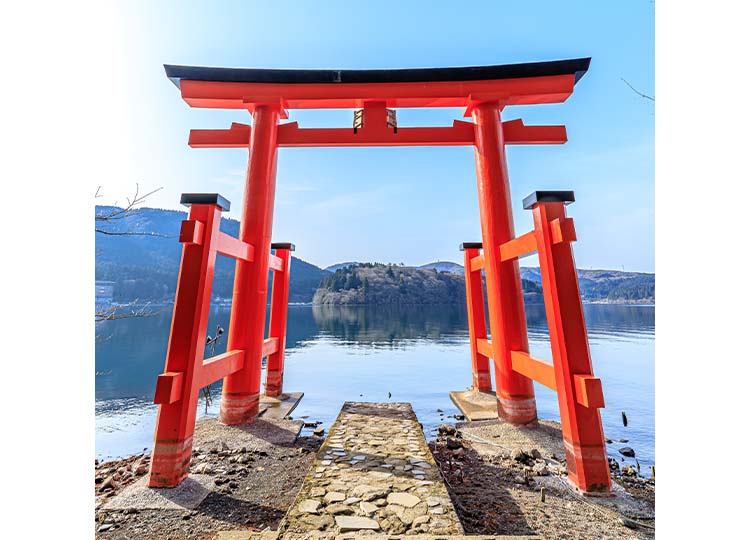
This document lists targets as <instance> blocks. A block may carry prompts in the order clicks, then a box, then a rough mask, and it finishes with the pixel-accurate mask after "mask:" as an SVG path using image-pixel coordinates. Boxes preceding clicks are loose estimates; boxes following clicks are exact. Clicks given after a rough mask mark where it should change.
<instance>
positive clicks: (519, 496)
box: [430, 421, 656, 540]
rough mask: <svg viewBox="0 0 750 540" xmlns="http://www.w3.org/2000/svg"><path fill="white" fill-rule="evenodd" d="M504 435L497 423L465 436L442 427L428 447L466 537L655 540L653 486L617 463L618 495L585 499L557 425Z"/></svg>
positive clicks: (464, 431)
mask: <svg viewBox="0 0 750 540" xmlns="http://www.w3.org/2000/svg"><path fill="white" fill-rule="evenodd" d="M498 428H499V423H498V422H496V421H492V422H476V423H470V424H469V423H466V424H459V429H456V427H454V426H451V425H443V426H440V428H439V429H438V437H437V439H436V440H435V441H433V442H431V443H430V449H431V450H432V453H433V455H434V457H435V460H436V461H437V463H438V465H439V467H440V471H441V473H442V477H443V479H444V480H445V483H446V485H447V487H448V491H449V493H450V495H451V499H452V500H453V504H454V505H455V507H456V511H457V512H458V515H459V518H460V519H461V523H462V524H463V526H464V529H465V530H466V534H506V535H513V534H515V535H530V534H539V535H541V536H542V537H544V538H547V539H581V540H599V539H613V540H614V539H622V538H632V539H651V538H653V537H654V525H655V514H654V502H655V501H654V499H655V489H656V484H655V478H651V477H649V478H646V477H644V476H641V475H639V474H638V473H637V471H636V470H635V468H633V467H631V466H624V467H620V466H619V464H617V462H616V461H615V460H611V461H610V468H611V470H612V479H613V491H614V493H615V495H614V496H613V497H582V496H581V495H579V494H577V493H575V492H574V491H573V489H572V488H571V487H570V485H569V484H568V482H567V478H566V475H567V468H566V465H565V459H564V449H563V447H562V440H561V438H558V437H559V428H558V427H557V426H556V425H555V424H554V423H552V422H543V423H540V424H539V426H538V427H536V428H534V430H531V429H526V430H524V429H523V428H520V431H521V432H522V436H521V437H518V439H517V440H513V438H512V436H509V435H507V433H501V431H502V430H501V429H498ZM516 429H519V428H516ZM524 431H526V433H523V432H524ZM531 433H533V435H531ZM526 435H528V437H527V436H526ZM534 442H536V443H537V444H536V445H535V444H534ZM514 443H517V444H514Z"/></svg>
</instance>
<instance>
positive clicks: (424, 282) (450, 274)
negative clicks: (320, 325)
mask: <svg viewBox="0 0 750 540" xmlns="http://www.w3.org/2000/svg"><path fill="white" fill-rule="evenodd" d="M440 268H443V270H442V271H441V269H440ZM578 283H579V287H580V290H581V298H582V299H583V301H584V302H591V303H608V304H653V303H654V299H655V292H654V274H645V273H637V272H619V271H615V270H582V269H579V270H578ZM521 286H522V289H523V293H524V301H525V302H526V303H541V302H542V301H543V299H542V288H541V275H540V273H539V268H524V267H522V268H521ZM465 300H466V292H465V286H464V276H463V267H461V266H460V265H458V264H455V263H444V262H441V263H430V264H426V265H423V266H420V267H417V268H415V267H409V266H400V265H386V264H381V263H351V264H347V265H346V266H343V267H339V268H338V270H336V271H335V272H333V273H332V274H330V275H329V276H328V277H326V278H324V279H323V281H322V282H321V284H320V288H319V289H318V290H317V291H316V293H315V297H314V299H313V303H315V304H349V305H353V304H454V303H464V302H465Z"/></svg>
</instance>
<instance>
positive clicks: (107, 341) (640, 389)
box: [96, 305, 654, 466]
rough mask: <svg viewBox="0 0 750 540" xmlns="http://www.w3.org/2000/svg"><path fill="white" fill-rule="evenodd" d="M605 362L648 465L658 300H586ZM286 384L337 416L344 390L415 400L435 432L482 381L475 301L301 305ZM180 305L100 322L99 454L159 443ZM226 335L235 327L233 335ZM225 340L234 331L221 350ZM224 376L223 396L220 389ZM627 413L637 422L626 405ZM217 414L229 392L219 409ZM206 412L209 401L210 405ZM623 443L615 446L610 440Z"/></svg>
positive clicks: (547, 413)
mask: <svg viewBox="0 0 750 540" xmlns="http://www.w3.org/2000/svg"><path fill="white" fill-rule="evenodd" d="M584 312H585V316H586V323H587V327H588V330H589V341H590V344H591V355H592V361H593V363H594V371H595V373H596V375H597V376H598V377H600V378H601V379H602V382H603V384H604V393H605V400H606V404H607V407H606V408H605V409H603V410H602V421H603V423H604V430H605V434H606V435H607V436H609V437H610V438H612V439H615V440H616V439H619V438H624V439H630V443H629V446H632V447H633V448H635V449H636V451H637V452H638V453H639V460H640V462H641V464H642V465H644V466H645V464H650V463H652V462H653V441H654V399H653V396H654V373H653V368H654V342H653V339H654V308H653V307H633V306H612V305H586V306H584ZM526 313H527V324H528V329H529V342H530V347H531V352H532V354H535V355H538V356H540V357H543V358H551V356H550V352H549V337H548V334H547V324H546V320H545V313H544V306H543V305H527V306H526ZM229 314H230V310H229V308H227V307H215V308H213V309H212V310H211V312H210V316H209V323H208V328H209V329H211V331H213V329H215V328H216V325H217V324H220V325H221V326H222V327H223V328H224V329H225V330H229ZM288 317H289V319H288V320H289V324H288V331H287V349H286V350H287V355H286V358H287V360H286V370H285V371H286V373H285V379H286V380H285V388H287V389H289V390H290V391H304V392H305V398H304V399H303V400H302V402H301V403H300V406H299V407H298V409H297V410H296V411H295V416H308V417H310V418H311V419H315V420H321V421H323V425H324V427H327V426H329V425H330V423H331V422H333V420H334V419H335V417H336V414H337V413H338V411H339V409H340V408H341V405H342V403H343V401H346V400H365V401H387V400H388V399H389V398H388V395H389V394H392V400H394V401H396V400H397V401H409V402H410V403H412V405H413V407H414V410H415V412H416V413H417V415H418V417H419V419H420V421H421V422H422V423H423V424H424V426H425V430H426V432H427V433H428V436H429V434H430V433H431V431H430V430H431V429H432V428H434V427H435V426H437V425H438V424H439V423H441V422H443V421H444V420H445V417H444V416H442V415H440V414H439V413H438V412H437V409H442V410H443V411H445V412H446V413H447V414H452V413H454V412H458V411H457V410H456V409H455V408H454V407H453V405H452V404H451V402H450V399H449V397H448V392H449V391H451V390H461V389H463V388H466V387H467V386H468V385H469V384H470V383H471V364H470V358H469V344H468V329H467V317H466V309H465V307H464V306H368V307H338V306H290V307H289V316H288ZM171 318H172V313H171V309H167V310H165V311H163V312H161V313H159V314H157V315H155V316H152V317H147V318H134V319H123V320H118V321H106V322H104V323H101V324H99V325H97V344H96V371H97V373H98V374H99V375H97V377H96V400H97V401H96V419H97V420H96V422H97V428H96V429H97V431H96V446H97V455H98V456H100V457H115V456H120V455H125V454H128V453H132V452H138V451H141V450H142V449H143V448H144V447H149V446H150V445H151V439H152V436H153V429H154V422H155V419H156V410H157V408H156V406H155V405H153V403H152V399H153V392H154V387H155V382H156V377H157V375H158V374H159V373H161V372H162V371H163V369H164V358H165V355H166V351H167V341H168V339H169V329H170V324H171ZM224 335H225V336H226V335H227V333H225V334H224ZM225 348H226V339H223V340H222V341H220V342H219V343H218V345H217V347H216V351H215V352H216V354H220V353H221V352H223V351H224V350H225ZM535 386H536V391H537V406H538V410H539V414H540V417H541V418H548V419H556V418H557V417H558V405H557V396H556V394H555V393H554V392H552V391H550V390H548V389H546V388H544V387H541V386H539V385H535ZM220 392H221V390H220V383H216V384H215V389H214V395H215V396H218V395H219V394H220ZM622 410H625V411H627V412H628V418H629V420H630V422H629V425H628V427H627V428H624V427H623V426H622V422H621V420H620V411H622ZM208 413H209V414H213V415H215V414H217V413H218V400H214V404H213V406H212V407H210V408H209V411H208ZM199 414H203V404H202V403H201V405H200V407H199ZM610 450H611V451H614V452H615V453H616V449H610Z"/></svg>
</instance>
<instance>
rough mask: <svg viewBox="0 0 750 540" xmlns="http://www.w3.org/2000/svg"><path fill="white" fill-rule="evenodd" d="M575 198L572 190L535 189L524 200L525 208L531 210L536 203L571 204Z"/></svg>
mask: <svg viewBox="0 0 750 540" xmlns="http://www.w3.org/2000/svg"><path fill="white" fill-rule="evenodd" d="M575 200H576V198H575V195H574V194H573V192H572V191H535V192H533V193H532V194H531V195H529V196H528V197H526V198H525V199H524V200H523V209H524V210H529V209H530V208H531V207H532V206H534V205H535V204H536V203H546V202H561V203H565V204H570V203H572V202H575Z"/></svg>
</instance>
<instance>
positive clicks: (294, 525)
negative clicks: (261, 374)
mask: <svg viewBox="0 0 750 540" xmlns="http://www.w3.org/2000/svg"><path fill="white" fill-rule="evenodd" d="M278 532H279V533H280V535H283V537H284V538H285V539H290V538H302V537H305V536H307V535H309V534H310V533H313V532H314V535H315V536H316V537H318V538H334V537H336V536H340V535H341V534H343V533H357V536H360V535H363V534H364V535H367V534H371V535H383V534H387V535H403V534H406V535H414V534H431V535H463V534H464V530H463V527H462V526H461V523H460V521H459V519H458V516H457V514H456V510H455V508H454V507H453V503H452V502H451V500H450V497H449V495H448V491H447V490H446V488H445V485H444V484H443V481H442V478H441V477H440V473H439V471H438V468H437V465H436V463H435V461H434V459H433V457H432V454H431V452H430V450H429V448H428V447H427V442H426V441H425V438H424V434H423V433H422V429H421V426H420V425H419V423H418V422H417V417H416V415H415V414H414V411H413V410H412V408H411V405H409V404H408V403H359V402H347V403H345V404H344V407H343V408H342V409H341V412H340V413H339V416H338V418H337V419H336V422H334V424H333V426H331V430H330V432H329V435H328V438H327V439H326V441H325V442H324V444H323V446H322V447H321V449H320V451H319V452H318V454H317V456H316V459H315V462H314V463H313V465H312V468H311V469H310V472H309V473H308V474H307V476H306V477H305V480H304V483H303V485H302V488H301V490H300V493H299V495H298V496H297V499H296V500H295V502H294V504H293V505H292V507H291V508H290V510H289V512H288V513H287V515H286V517H285V518H284V521H282V523H281V525H280V527H279V531H278Z"/></svg>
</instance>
